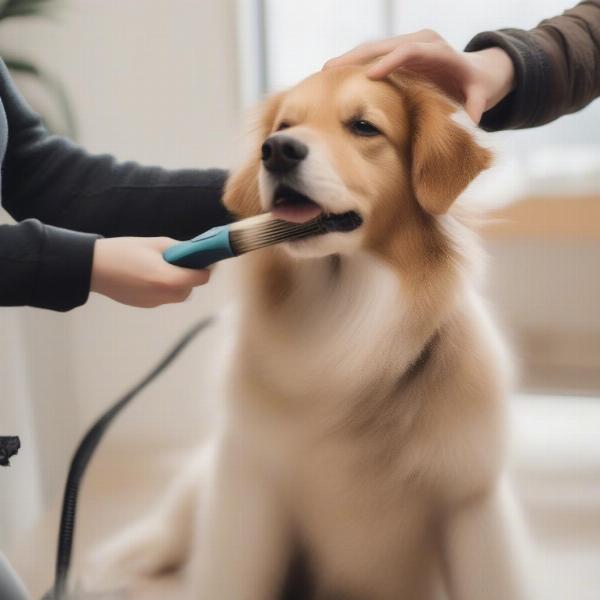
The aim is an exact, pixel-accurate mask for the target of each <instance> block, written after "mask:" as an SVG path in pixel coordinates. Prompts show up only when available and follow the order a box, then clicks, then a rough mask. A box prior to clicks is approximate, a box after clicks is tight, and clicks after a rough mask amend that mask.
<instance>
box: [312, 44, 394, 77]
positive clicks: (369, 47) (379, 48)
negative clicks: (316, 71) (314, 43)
mask: <svg viewBox="0 0 600 600" xmlns="http://www.w3.org/2000/svg"><path fill="white" fill-rule="evenodd" d="M397 44H398V42H397V41H396V39H395V38H394V39H389V40H382V41H379V42H367V43H366V44H361V45H360V46H356V48H353V49H352V50H349V51H348V52H344V54H340V56H336V57H334V58H332V59H330V60H328V61H327V62H326V63H325V64H324V65H323V69H331V68H333V67H344V66H346V65H362V64H365V63H368V62H369V61H370V60H373V59H375V58H377V57H378V56H382V55H383V54H387V53H388V52H391V51H392V50H393V49H394V48H395V47H396V46H397Z"/></svg>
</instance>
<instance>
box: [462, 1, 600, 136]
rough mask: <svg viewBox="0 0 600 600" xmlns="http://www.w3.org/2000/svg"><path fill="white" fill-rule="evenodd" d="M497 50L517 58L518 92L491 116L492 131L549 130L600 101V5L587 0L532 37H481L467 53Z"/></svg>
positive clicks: (506, 32)
mask: <svg viewBox="0 0 600 600" xmlns="http://www.w3.org/2000/svg"><path fill="white" fill-rule="evenodd" d="M492 46H496V47H499V48H502V49H503V50H504V51H505V52H506V53H507V54H508V55H509V56H510V58H511V60H512V62H513V65H514V68H515V89H514V90H513V91H512V92H511V93H510V94H509V95H508V96H506V98H504V99H503V100H502V101H501V102H500V103H499V104H497V105H496V106H494V107H493V108H491V109H490V110H489V111H487V112H485V113H484V115H483V117H482V119H481V126H482V127H483V128H484V129H486V130H488V131H497V130H500V129H520V128H523V127H536V126H538V125H543V124H545V123H548V122H550V121H552V120H554V119H557V118H558V117H560V116H562V115H566V114H569V113H572V112H575V111H577V110H580V109H581V108H583V107H584V106H586V105H587V104H589V103H590V102H591V101H592V100H594V99H595V98H597V97H598V96H599V95H600V0H586V1H584V2H580V3H579V4H578V5H577V6H575V7H574V8H571V9H569V10H567V11H565V12H564V13H563V14H562V15H560V16H558V17H554V18H552V19H546V20H545V21H542V22H541V23H540V24H539V25H538V26H537V27H536V28H534V29H532V30H530V31H524V30H521V29H502V30H500V31H488V32H484V33H480V34H479V35H477V36H475V37H474V38H473V39H472V40H471V41H470V42H469V44H468V45H467V47H466V48H465V50H466V51H467V52H474V51H477V50H483V49H484V48H490V47H492Z"/></svg>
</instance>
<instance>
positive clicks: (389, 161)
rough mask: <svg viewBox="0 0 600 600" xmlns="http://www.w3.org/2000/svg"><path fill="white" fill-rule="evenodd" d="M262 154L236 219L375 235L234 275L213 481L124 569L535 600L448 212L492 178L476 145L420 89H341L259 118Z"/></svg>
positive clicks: (475, 256)
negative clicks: (304, 574)
mask: <svg viewBox="0 0 600 600" xmlns="http://www.w3.org/2000/svg"><path fill="white" fill-rule="evenodd" d="M260 138H261V140H260V144H261V145H263V144H264V145H263V152H262V159H261V153H260V151H259V148H257V149H256V152H255V153H253V155H252V157H251V158H250V160H249V162H248V163H247V164H246V165H245V166H244V167H243V168H242V169H241V170H240V171H239V172H237V173H235V174H234V175H233V176H232V177H231V180H230V181H229V183H228V186H227V190H226V199H225V201H226V204H227V206H228V207H229V208H230V209H231V210H232V211H233V212H235V213H237V214H238V215H239V216H243V217H245V216H250V215H254V214H258V213H260V212H264V211H268V210H271V209H272V208H273V207H274V205H276V206H277V210H278V211H279V212H280V213H281V214H283V215H284V216H285V215H286V214H287V215H289V217H290V219H298V220H301V219H303V218H305V216H306V215H308V214H309V213H310V214H311V215H313V214H314V213H315V211H316V212H317V213H318V212H319V211H325V212H327V213H344V212H346V211H355V212H357V213H359V214H360V216H361V217H362V219H363V224H362V226H360V227H359V228H358V229H356V230H355V231H352V232H347V233H329V234H326V235H322V236H319V237H315V238H311V239H307V240H303V241H298V242H291V243H287V244H284V245H281V246H278V247H273V248H268V249H264V250H261V251H258V252H256V253H253V254H250V255H247V256H246V257H244V258H243V259H240V261H243V262H244V264H243V268H242V271H243V277H244V284H243V292H242V293H241V294H240V296H241V322H240V327H239V331H238V339H237V341H236V343H235V350H234V351H233V356H232V361H231V365H230V372H229V377H228V382H229V384H228V385H229V392H228V398H227V402H226V403H224V405H223V407H222V415H221V419H220V420H219V427H218V430H217V431H215V434H214V436H213V438H212V441H211V443H210V446H209V448H208V450H207V451H206V452H205V454H204V460H203V461H202V465H201V468H202V472H201V473H200V472H194V473H193V474H187V475H186V477H184V478H182V480H181V481H180V483H179V484H178V485H177V486H176V487H175V489H174V490H172V493H171V494H170V496H169V499H168V500H167V501H166V502H165V503H164V504H163V506H162V507H161V508H160V510H159V511H158V512H157V513H156V514H154V515H152V516H151V517H150V518H149V519H147V520H145V521H144V523H143V524H141V525H139V526H137V527H136V528H135V529H134V530H133V531H132V532H129V533H128V534H127V535H125V536H124V537H123V538H122V539H120V540H119V541H117V542H116V543H115V544H114V545H112V547H111V550H110V552H111V553H113V554H114V561H115V563H116V564H118V565H119V569H120V570H121V571H127V570H130V571H132V572H135V571H137V572H143V573H145V574H152V573H157V572H160V571H163V570H165V569H167V568H174V567H178V566H180V565H183V564H184V563H185V564H186V565H187V572H188V573H189V575H190V578H191V580H190V581H191V583H190V589H191V590H193V592H192V597H193V598H194V599H197V600H268V599H275V598H277V597H278V596H279V595H280V593H281V589H282V586H283V583H284V579H285V577H286V573H287V572H288V567H289V564H290V561H291V559H292V557H293V555H294V554H295V553H296V552H297V550H298V549H301V550H302V553H303V556H305V557H306V565H307V569H308V573H309V574H310V580H311V582H312V591H311V592H310V594H308V595H307V596H306V597H310V598H319V599H325V598H328V599H332V598H339V599H351V600H361V599H364V600H428V599H431V598H438V597H447V598H450V599H452V600H523V599H526V598H530V596H529V595H528V594H527V592H526V591H525V587H524V581H523V579H522V574H521V571H522V568H521V567H522V563H521V560H520V558H519V557H520V550H521V549H520V547H519V543H518V542H519V540H520V537H521V536H520V535H519V530H518V527H517V522H518V512H516V511H515V510H514V509H513V505H512V502H511V500H510V494H509V489H508V486H507V484H506V481H505V479H506V478H505V476H504V469H505V465H504V463H505V454H506V437H507V432H506V396H507V386H508V382H509V374H510V369H509V367H508V361H507V358H506V353H505V352H504V349H503V346H502V344H501V343H500V341H499V338H498V335H497V333H496V331H495V328H494V326H493V324H492V323H491V321H490V319H489V317H488V314H487V312H486V309H485V307H484V305H483V303H482V301H481V299H480V297H479V294H478V289H477V288H478V277H479V270H480V269H479V267H480V262H481V252H480V248H479V245H478V241H477V237H476V236H475V234H474V233H473V232H472V231H471V230H470V228H469V227H468V224H467V221H466V219H465V216H464V215H463V214H461V212H462V211H461V210H460V209H459V207H458V206H456V205H455V204H454V201H455V200H456V199H457V197H458V196H459V194H461V193H462V191H463V190H464V189H465V188H466V186H467V185H468V184H469V183H470V182H471V181H472V180H473V179H474V178H475V177H476V176H477V175H478V173H480V172H481V171H482V170H483V169H485V168H486V167H487V166H488V165H489V164H490V159H491V156H490V153H489V151H488V150H487V149H485V148H484V147H483V146H481V145H480V144H479V143H478V141H477V136H476V129H475V127H473V126H471V127H469V125H468V120H467V119H466V117H465V116H464V112H462V110H460V109H459V108H458V107H457V106H456V105H455V104H454V103H453V102H451V101H450V100H448V99H447V98H446V97H445V96H444V95H442V94H441V93H440V92H438V91H437V90H436V89H434V88H433V87H432V86H430V85H428V84H427V83H425V82H423V81H419V80H417V79H415V78H414V77H410V76H408V75H406V74H404V75H395V76H393V77H392V78H389V79H387V80H385V81H379V82H374V81H370V80H368V79H367V78H366V76H365V75H364V69H363V68H360V67H343V68H338V69H331V70H328V71H326V72H322V73H318V74H316V75H314V76H312V77H310V78H308V79H307V80H305V81H303V82H302V83H300V84H299V85H297V86H296V87H294V88H293V89H291V90H289V91H287V92H285V93H281V94H279V95H276V96H274V97H272V98H271V99H270V100H268V101H267V103H266V105H265V107H264V111H263V116H262V125H261V132H260ZM282 189H283V190H284V192H281V190H282ZM290 190H294V192H290ZM290 194H291V196H292V200H293V202H292V200H290V198H289V196H290ZM286 204H287V206H286ZM315 205H316V206H315ZM286 211H287V212H286ZM303 215H304V217H303ZM194 524H195V525H194Z"/></svg>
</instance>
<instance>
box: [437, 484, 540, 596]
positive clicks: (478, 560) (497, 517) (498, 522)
mask: <svg viewBox="0 0 600 600" xmlns="http://www.w3.org/2000/svg"><path fill="white" fill-rule="evenodd" d="M444 529H445V531H444V563H445V567H446V571H447V583H448V590H449V593H450V598H451V600H482V599H484V598H485V600H509V599H510V600H532V599H534V600H535V599H536V598H537V596H536V594H535V593H534V592H533V591H532V588H531V583H532V582H531V580H530V579H531V577H532V573H533V570H532V569H531V564H530V556H529V549H528V543H527V540H526V535H525V533H524V527H523V524H522V520H521V515H520V511H519V509H518V507H517V506H516V503H515V501H514V498H513V497H512V493H511V490H510V489H509V486H508V484H507V483H506V482H503V483H502V484H500V485H499V486H498V488H497V489H495V490H493V491H491V492H490V493H489V494H485V495H482V496H480V497H477V498H475V499H472V500H471V501H470V502H468V503H466V504H465V505H464V506H462V507H460V508H459V509H458V510H456V511H455V512H454V513H453V514H451V515H450V517H449V520H448V522H447V523H446V524H445V527H444Z"/></svg>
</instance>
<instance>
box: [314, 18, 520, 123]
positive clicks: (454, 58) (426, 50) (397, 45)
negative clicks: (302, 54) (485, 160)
mask: <svg viewBox="0 0 600 600" xmlns="http://www.w3.org/2000/svg"><path fill="white" fill-rule="evenodd" d="M372 61H376V62H375V63H374V64H373V65H371V67H370V68H369V70H368V71H367V76H368V77H370V78H371V79H383V78H384V77H386V76H387V75H389V74H390V73H392V72H394V71H395V70H396V69H398V68H400V67H405V68H407V69H409V70H411V71H414V72H416V73H422V74H423V75H425V76H426V77H427V78H428V79H430V80H431V81H433V82H434V83H435V84H436V85H437V86H439V87H440V88H441V89H443V90H444V91H445V92H446V93H447V94H449V95H450V96H452V97H453V98H455V99H456V100H457V101H459V102H461V103H464V105H465V110H466V111H467V113H468V115H469V116H470V117H471V118H472V119H473V121H475V123H479V121H480V120H481V115H482V114H483V113H484V112H485V111H486V110H489V109H490V108H492V107H493V106H495V105H496V104H498V102H500V100H502V98H504V97H505V96H506V95H507V94H508V93H509V92H510V91H511V90H512V89H513V87H514V67H513V64H512V61H511V59H510V57H509V56H508V54H506V52H504V50H502V49H500V48H486V49H485V50H480V51H478V52H458V51H457V50H455V49H454V48H452V46H450V45H449V44H448V42H446V40H445V39H444V38H443V37H442V36H440V35H439V34H438V33H436V32H435V31H431V30H429V29H425V30H423V31H417V32H415V33H409V34H407V35H399V36H397V37H393V38H389V39H386V40H380V41H376V42H368V43H366V44H362V45H360V46H357V47H356V48H354V49H353V50H350V51H349V52H346V53H345V54H342V55H341V56H338V57H336V58H333V59H331V60H329V61H327V62H326V63H325V66H324V67H323V68H324V69H330V68H332V67H339V66H344V65H353V64H359V65H361V64H368V63H370V62H372Z"/></svg>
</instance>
